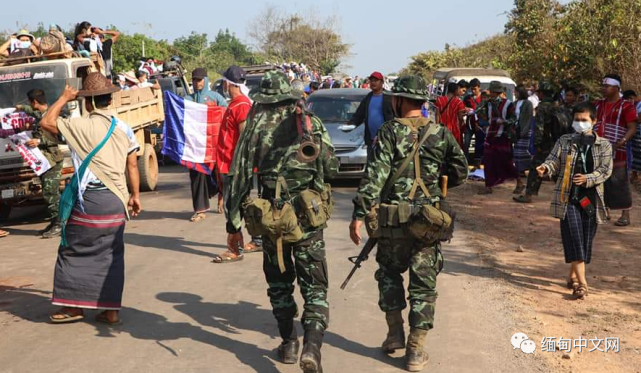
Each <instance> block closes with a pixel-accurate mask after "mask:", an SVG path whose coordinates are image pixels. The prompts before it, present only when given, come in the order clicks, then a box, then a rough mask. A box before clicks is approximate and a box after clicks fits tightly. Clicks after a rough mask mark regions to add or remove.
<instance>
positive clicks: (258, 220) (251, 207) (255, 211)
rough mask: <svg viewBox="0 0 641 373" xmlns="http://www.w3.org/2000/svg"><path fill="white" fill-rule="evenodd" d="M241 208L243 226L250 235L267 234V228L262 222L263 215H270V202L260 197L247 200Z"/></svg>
mask: <svg viewBox="0 0 641 373" xmlns="http://www.w3.org/2000/svg"><path fill="white" fill-rule="evenodd" d="M243 210H244V218H245V226H246V227H247V232H249V234H250V235H251V236H252V237H257V236H264V235H267V234H269V230H267V228H266V226H265V224H264V222H263V216H271V215H272V204H271V203H270V202H269V201H268V200H266V199H262V198H254V199H251V200H248V201H247V202H246V203H245V204H244V206H243Z"/></svg>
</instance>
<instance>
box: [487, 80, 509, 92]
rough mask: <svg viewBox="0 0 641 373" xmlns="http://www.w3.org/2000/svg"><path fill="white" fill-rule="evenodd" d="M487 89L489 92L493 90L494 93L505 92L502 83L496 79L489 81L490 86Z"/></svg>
mask: <svg viewBox="0 0 641 373" xmlns="http://www.w3.org/2000/svg"><path fill="white" fill-rule="evenodd" d="M488 89H489V91H490V92H494V93H503V92H505V90H504V89H503V83H501V82H499V81H498V80H492V81H491V82H490V87H489V88H488Z"/></svg>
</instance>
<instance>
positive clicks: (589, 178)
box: [0, 22, 641, 373]
mask: <svg viewBox="0 0 641 373" xmlns="http://www.w3.org/2000/svg"><path fill="white" fill-rule="evenodd" d="M53 26H54V25H52V28H51V31H50V33H51V35H53V36H52V37H53V38H56V39H57V40H58V41H60V40H61V39H60V35H58V34H59V28H58V27H53ZM105 35H107V36H110V37H109V38H107V39H106V40H105ZM117 38H118V33H117V32H115V31H103V30H101V29H100V28H96V27H92V26H91V24H89V23H88V22H82V23H80V24H78V26H77V27H76V33H75V38H74V40H72V41H71V43H67V42H66V41H65V46H64V49H63V50H62V51H61V52H62V53H63V55H64V54H65V53H68V52H77V53H79V54H81V55H86V54H87V53H89V54H91V53H98V54H99V55H100V56H101V59H102V62H103V63H104V68H103V69H101V72H93V73H90V74H89V75H88V76H87V77H86V78H85V79H84V81H83V87H82V90H80V91H77V90H76V89H74V88H71V87H67V88H66V89H65V90H64V92H63V93H62V95H61V96H60V97H58V98H56V101H55V103H53V104H52V105H51V106H47V105H46V102H47V101H46V99H45V98H44V96H43V93H42V92H41V91H32V92H29V94H28V99H29V109H28V110H31V111H34V112H37V114H34V115H36V116H37V118H38V128H39V129H40V131H41V135H40V137H39V138H38V139H37V140H38V141H37V142H35V141H34V142H33V143H32V144H31V145H30V146H38V147H40V146H44V147H45V148H46V149H47V151H50V152H52V148H53V147H54V145H55V146H57V144H58V143H59V141H62V139H63V138H64V139H65V141H66V143H67V144H68V145H69V147H70V150H71V157H72V161H73V165H74V169H75V171H76V172H75V175H74V180H72V182H71V183H70V184H69V186H68V187H67V188H66V189H65V191H64V193H63V195H62V196H61V197H60V199H58V197H57V195H55V193H54V191H53V189H57V188H52V189H51V191H50V192H47V191H45V192H46V193H49V194H48V195H46V196H45V198H46V199H47V201H48V204H49V210H50V214H51V216H52V224H50V226H49V227H48V229H47V232H46V233H47V234H46V236H47V237H50V236H53V237H58V236H60V237H61V244H60V247H59V251H58V259H57V262H56V267H55V277H54V291H53V300H52V303H53V304H54V305H58V306H60V307H61V308H60V309H58V310H57V311H56V312H54V313H53V314H52V315H51V316H50V320H51V322H53V323H68V322H74V321H78V320H82V319H84V312H85V311H84V310H85V309H100V310H104V311H103V312H102V313H100V314H98V316H97V317H96V320H97V321H99V322H103V323H107V324H109V325H117V324H119V323H121V319H120V315H119V310H120V308H121V302H122V292H123V287H124V226H125V222H126V220H127V219H128V218H129V217H135V216H136V215H138V214H139V213H140V212H141V211H142V205H141V201H140V196H139V191H138V189H139V179H138V178H139V176H138V170H137V156H136V152H137V150H138V149H139V147H140V145H139V144H138V143H137V141H136V138H135V136H134V135H133V132H132V130H131V128H130V127H129V126H128V125H127V124H126V123H124V122H122V121H120V120H118V118H116V117H113V116H111V115H109V114H108V113H106V112H105V109H106V108H108V107H109V105H110V104H111V100H112V94H113V93H114V92H116V91H118V90H121V89H124V90H126V89H134V87H135V88H141V89H142V88H152V89H160V86H158V83H152V82H150V81H148V78H149V76H153V75H154V74H156V73H158V72H159V71H161V70H162V66H161V64H160V63H159V62H158V61H155V60H153V59H147V58H145V59H142V60H141V62H140V65H139V66H136V67H133V68H134V69H135V77H133V78H132V77H128V76H126V75H118V76H117V79H115V81H116V82H117V84H115V85H114V84H113V80H112V79H111V75H112V73H111V69H110V66H111V65H110V64H109V63H108V61H107V60H108V59H110V58H111V57H112V56H111V51H110V49H111V46H112V45H113V43H114V42H116V41H117ZM46 44H47V41H46V40H45V37H43V38H41V40H39V41H37V40H35V39H34V38H33V36H32V35H29V34H28V33H26V32H23V31H21V32H20V33H18V34H16V35H15V38H12V39H11V40H9V41H8V42H7V43H5V45H3V46H2V47H0V53H2V54H4V55H5V56H9V57H10V58H11V57H12V56H15V57H25V56H26V55H29V53H32V54H33V55H38V54H42V53H44V49H43V46H44V45H46ZM67 44H68V45H69V46H70V47H71V48H72V49H71V50H67V49H68V47H67V46H66V45H67ZM62 47H63V46H61V45H59V49H60V48H62ZM16 51H22V52H16ZM18 54H19V56H18ZM45 54H46V53H45ZM278 66H279V69H277V70H272V71H268V72H267V73H266V74H265V75H264V77H263V78H262V80H261V83H260V85H259V87H258V88H257V89H255V90H253V91H252V92H249V89H248V87H247V86H246V85H245V82H246V72H245V71H244V70H243V68H241V67H239V66H235V65H232V66H230V67H229V68H228V69H227V70H226V71H225V72H224V73H223V76H222V87H223V91H224V93H225V96H228V97H229V98H230V100H229V101H228V100H227V99H226V98H225V97H224V96H223V95H221V94H219V93H217V92H215V91H214V90H212V89H211V85H210V82H209V77H208V72H207V70H206V69H204V68H202V67H199V68H196V69H194V70H193V71H192V72H191V79H192V87H193V93H192V94H190V95H188V96H187V97H186V99H187V100H190V101H193V102H195V103H199V104H205V105H213V106H217V107H222V108H224V114H223V116H222V122H221V124H220V128H219V130H218V131H219V132H218V134H217V135H216V136H217V137H216V138H217V144H216V157H215V158H216V163H215V170H214V171H213V172H203V171H202V170H198V169H190V172H189V178H190V184H191V193H192V202H193V210H194V213H193V215H192V216H191V218H190V220H191V221H192V222H198V221H201V220H203V219H204V218H205V217H206V216H207V215H206V212H207V211H209V210H210V199H211V198H213V197H214V196H216V195H217V196H218V201H217V203H218V212H219V213H224V215H225V221H226V231H227V233H228V237H227V251H226V252H224V253H223V254H221V255H220V256H218V257H217V258H215V259H214V261H213V262H214V263H232V262H238V261H241V260H243V258H244V255H245V254H247V253H253V252H261V251H262V252H263V257H264V263H263V270H264V273H265V277H266V281H267V287H268V296H269V298H270V302H271V304H272V308H273V313H274V316H275V318H276V321H277V324H278V329H279V332H280V335H281V337H282V342H281V344H280V345H279V347H278V355H279V358H280V360H281V361H282V362H283V363H294V362H296V361H297V360H298V350H299V342H298V336H297V334H296V333H297V332H296V328H295V327H294V321H293V320H294V318H295V317H296V315H297V313H298V311H297V306H296V303H295V301H294V298H293V291H294V285H293V284H294V281H295V280H296V279H298V281H299V283H300V284H301V292H302V295H303V298H304V302H305V304H304V311H303V314H302V323H303V327H304V331H305V336H304V339H303V351H302V354H301V357H300V364H301V367H302V369H303V370H304V371H305V372H306V373H317V372H322V368H321V363H320V362H321V355H320V348H321V346H322V342H323V336H324V331H325V329H326V328H327V326H328V322H329V304H328V301H327V290H328V278H327V273H328V272H327V261H326V256H325V240H324V237H323V230H324V229H325V228H326V227H327V224H326V223H327V220H328V219H329V218H330V215H331V210H332V208H331V207H332V199H331V190H330V188H329V186H328V185H327V184H325V178H326V177H331V176H332V175H334V174H335V173H336V171H337V168H338V161H337V158H336V156H335V154H334V149H333V145H332V143H331V138H330V137H329V134H328V132H327V129H326V128H325V127H324V125H323V124H322V122H321V121H320V119H319V118H318V117H316V116H314V115H313V113H308V112H306V111H305V110H304V98H305V94H313V92H314V91H315V90H317V89H338V88H358V87H360V88H367V89H370V91H371V92H369V93H368V94H367V95H366V97H365V98H364V99H363V101H362V102H361V104H360V105H359V107H358V109H357V110H356V112H355V113H354V114H353V116H352V118H351V119H350V121H349V123H350V124H353V125H355V126H359V125H364V126H365V131H364V133H365V134H364V136H365V143H366V144H367V168H366V175H365V177H364V178H363V179H362V181H361V185H360V187H359V189H358V192H357V196H356V198H355V199H354V210H353V215H352V218H353V219H352V222H351V224H350V228H349V234H350V238H351V239H352V240H353V242H354V243H355V244H360V243H361V241H362V237H361V234H360V230H361V227H362V226H363V225H364V221H365V222H367V220H368V218H371V216H372V214H374V215H375V214H376V213H378V212H380V213H381V214H382V215H383V216H386V217H388V220H386V221H384V222H382V223H383V224H382V225H381V226H380V227H378V223H377V224H376V229H374V228H372V227H371V226H370V225H369V223H368V224H367V225H366V227H367V228H372V229H373V230H372V232H374V233H376V234H377V235H378V236H379V237H378V236H377V237H378V245H379V250H378V251H377V254H376V255H377V262H378V265H379V269H378V270H377V272H376V276H375V277H376V280H377V282H378V284H379V293H380V302H379V306H380V308H381V310H382V311H383V312H385V315H386V321H387V324H388V327H389V332H388V335H387V337H386V339H385V341H384V342H383V345H382V348H383V350H384V351H385V352H393V351H395V350H398V349H401V348H406V351H407V354H406V358H407V368H408V370H410V371H419V370H421V369H422V368H423V367H424V366H425V365H426V364H427V361H428V358H427V354H426V353H425V352H424V351H423V350H424V341H425V338H426V335H427V333H428V331H429V330H430V329H432V328H433V326H434V312H435V304H436V297H437V293H436V276H437V275H438V273H439V271H440V269H441V266H442V263H443V260H444V259H443V255H442V253H441V251H440V242H441V241H446V240H447V237H444V236H443V234H444V232H445V230H444V229H442V228H443V227H444V225H445V223H444V220H445V219H444V215H446V214H447V211H448V210H447V205H446V203H445V201H443V199H442V198H441V187H442V185H441V184H440V181H441V180H440V176H442V175H445V176H447V179H445V180H447V184H446V185H448V186H450V187H455V186H458V185H460V184H462V183H463V182H464V181H465V180H466V179H467V177H468V172H469V170H470V169H469V167H468V166H469V165H471V166H472V168H473V169H478V170H483V173H482V174H483V178H484V180H485V181H484V183H485V187H484V188H483V189H482V190H480V191H479V194H485V195H487V194H491V193H493V192H494V188H495V187H496V186H498V185H500V184H503V183H505V182H507V181H511V180H513V181H515V189H514V191H513V192H514V194H515V196H514V199H513V200H514V202H515V203H532V201H533V198H534V197H535V196H537V195H538V193H539V190H540V188H541V184H542V182H543V180H544V179H545V178H547V177H553V178H555V179H556V181H555V183H556V184H555V188H554V194H553V201H552V209H551V211H552V214H553V216H554V217H556V218H558V219H559V220H560V230H561V237H562V241H563V247H564V253H565V261H566V262H567V263H568V264H570V269H569V275H568V278H567V285H568V288H569V289H571V290H572V291H573V294H574V295H575V296H576V298H577V299H583V298H585V297H586V296H587V294H588V285H587V277H586V265H587V264H589V263H590V261H591V255H592V244H593V242H594V237H595V235H596V231H597V225H598V224H601V223H604V222H605V221H607V220H608V219H609V217H610V215H611V213H612V211H615V210H621V211H622V213H621V216H620V217H619V218H618V220H616V222H615V224H616V225H617V226H622V227H623V226H628V225H629V224H630V223H631V222H630V214H629V212H630V209H631V208H632V195H631V189H632V188H631V184H632V183H637V185H638V183H639V181H640V180H639V179H640V177H639V173H641V133H640V132H639V131H637V127H638V125H639V123H640V122H641V103H640V102H639V101H637V96H636V94H635V92H632V91H625V92H622V90H621V87H622V85H623V81H622V79H621V77H620V76H618V75H616V74H608V75H606V76H605V77H604V78H603V80H602V84H601V90H602V95H603V99H601V100H597V101H595V102H593V103H590V102H587V100H585V99H583V100H581V99H580V98H581V97H585V96H584V95H582V92H581V91H580V90H579V89H578V88H576V87H573V86H571V85H565V86H564V87H561V88H557V87H555V86H554V85H553V84H551V83H550V82H546V81H541V82H539V83H538V85H532V86H528V87H526V86H525V85H519V86H517V87H516V92H515V93H516V101H515V102H512V101H511V100H509V99H508V97H507V96H506V87H505V85H504V84H502V83H501V82H499V81H492V82H491V83H490V84H489V87H488V89H487V90H483V89H482V88H481V82H480V81H479V80H478V79H473V80H472V81H470V82H466V81H459V82H447V83H445V85H444V86H443V87H442V88H443V89H444V91H445V92H446V94H445V95H440V96H438V97H433V96H432V95H431V91H430V87H428V85H427V83H426V82H425V81H424V80H423V79H422V78H421V77H418V76H403V77H400V78H398V79H396V80H395V81H394V85H393V87H391V89H386V88H389V85H388V83H389V82H388V78H387V79H386V78H385V77H384V76H383V74H381V73H380V72H376V71H375V72H373V73H371V74H370V75H369V76H368V77H367V78H365V79H360V78H359V77H358V76H357V77H355V78H351V77H345V78H342V79H334V78H333V77H331V76H327V77H323V76H320V75H319V74H318V73H317V72H315V71H312V70H311V69H309V68H308V67H307V66H305V65H304V64H298V63H287V64H279V65H278ZM386 85H387V87H386ZM79 96H80V97H85V98H87V99H86V100H85V105H86V107H85V108H86V111H87V112H88V113H89V115H88V116H85V117H82V118H65V117H64V116H62V115H61V112H62V110H63V109H64V108H65V107H66V105H67V103H68V102H69V101H72V100H75V99H76V98H77V97H79ZM20 109H22V110H27V108H20ZM438 124H440V125H438ZM0 135H2V136H8V135H11V133H8V132H5V131H3V132H1V133H0ZM431 136H437V138H438V141H436V142H434V141H433V142H430V141H428V140H429V139H430V137H431ZM472 140H474V142H475V148H474V152H473V153H472V152H470V148H471V143H472ZM305 142H306V143H307V144H309V143H311V144H312V145H313V148H314V154H312V155H309V154H304V153H302V150H301V148H302V146H303V143H305ZM43 144H44V145H43ZM51 144H54V145H51ZM435 144H436V145H435ZM419 149H420V151H419ZM399 154H403V155H405V157H398V155H399ZM51 156H52V157H53V158H52V162H53V163H54V164H58V163H60V161H61V159H60V158H59V156H56V155H55V154H51ZM410 163H411V164H412V168H413V171H412V172H405V170H406V169H408V167H410V166H409V165H410ZM53 171H54V174H55V175H58V176H57V177H58V179H57V180H58V181H59V178H60V176H59V172H60V169H59V168H57V169H55V168H54V169H53ZM54 178H55V177H54ZM47 180H49V179H47V178H46V177H43V183H44V184H45V187H46V185H48V184H50V185H54V184H55V182H52V181H47ZM56 185H57V184H56ZM128 185H129V187H128ZM254 187H255V188H257V189H258V190H259V198H258V199H253V200H251V199H248V197H249V195H250V191H251V189H252V188H254ZM56 201H59V205H58V203H57V202H56ZM377 202H380V204H377ZM435 209H436V210H435ZM416 211H420V214H422V215H421V216H422V218H421V219H418V218H416V219H414V218H415V215H416ZM434 211H438V212H439V213H440V215H439V216H440V217H441V218H443V221H441V223H442V224H443V225H441V226H439V227H438V229H437V230H436V231H437V233H435V232H434V230H433V229H432V228H434V227H433V225H434V224H435V223H433V222H432V220H430V219H435V218H434V214H433V213H434ZM437 215H438V214H437ZM448 216H449V215H448ZM270 217H271V218H270ZM270 219H271V220H270ZM377 219H378V217H376V216H375V217H374V220H375V221H377V222H378V220H377ZM412 219H414V220H412ZM242 220H245V223H246V226H247V229H248V233H249V234H250V236H251V237H252V240H251V242H250V243H248V244H247V245H245V244H244V242H245V240H244V237H243V234H242V233H241V226H242ZM419 220H420V221H419ZM370 221H371V219H370ZM374 233H372V236H373V235H374ZM98 237H100V239H98ZM450 238H451V237H450ZM406 270H409V272H410V280H409V281H410V286H409V298H407V299H409V303H410V307H409V308H410V313H409V324H410V334H409V336H408V338H407V342H406V339H405V334H404V329H403V323H404V320H403V315H402V311H403V310H404V309H405V308H406V307H407V306H408V305H407V302H406V298H405V294H404V290H403V277H402V273H403V272H405V271H406Z"/></svg>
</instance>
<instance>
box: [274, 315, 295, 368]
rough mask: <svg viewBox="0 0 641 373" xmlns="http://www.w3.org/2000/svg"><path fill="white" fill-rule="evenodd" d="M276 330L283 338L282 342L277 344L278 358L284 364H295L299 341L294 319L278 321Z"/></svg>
mask: <svg viewBox="0 0 641 373" xmlns="http://www.w3.org/2000/svg"><path fill="white" fill-rule="evenodd" d="M278 331H279V332H280V336H281V338H283V342H282V343H281V344H280V346H278V358H279V359H280V361H281V362H282V363H284V364H296V361H297V360H298V348H299V346H300V343H299V342H298V334H297V333H296V327H295V326H294V320H283V321H278Z"/></svg>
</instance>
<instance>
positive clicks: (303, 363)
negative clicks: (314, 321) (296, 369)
mask: <svg viewBox="0 0 641 373" xmlns="http://www.w3.org/2000/svg"><path fill="white" fill-rule="evenodd" d="M323 334H324V332H323V330H321V329H318V328H309V329H307V328H306V329H305V338H304V339H303V353H302V354H301V355H300V368H301V369H302V370H303V372H304V373H323V367H322V366H321V352H320V349H321V346H322V345H323Z"/></svg>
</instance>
